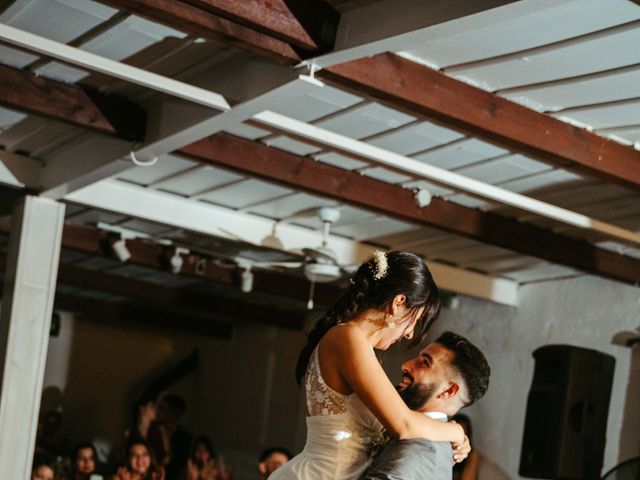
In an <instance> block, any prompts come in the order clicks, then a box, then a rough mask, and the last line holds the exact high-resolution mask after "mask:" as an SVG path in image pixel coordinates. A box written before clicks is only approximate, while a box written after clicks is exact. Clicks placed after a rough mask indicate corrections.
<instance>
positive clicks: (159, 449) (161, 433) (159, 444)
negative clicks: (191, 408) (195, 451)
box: [148, 394, 193, 480]
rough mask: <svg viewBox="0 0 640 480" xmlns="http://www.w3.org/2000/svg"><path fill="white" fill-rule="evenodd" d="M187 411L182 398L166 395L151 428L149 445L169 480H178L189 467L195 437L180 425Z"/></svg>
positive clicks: (159, 405)
mask: <svg viewBox="0 0 640 480" xmlns="http://www.w3.org/2000/svg"><path fill="white" fill-rule="evenodd" d="M186 410H187V404H186V403H185V401H184V399H183V398H182V397H180V396H178V395H173V394H169V395H165V396H164V397H163V398H162V400H161V401H160V403H159V404H158V413H157V418H156V421H155V422H154V423H153V424H152V425H151V427H150V428H149V436H148V439H149V444H150V445H151V447H152V448H153V451H154V452H155V454H156V455H157V458H158V462H159V463H160V465H162V466H163V467H164V468H165V471H166V476H167V480H178V478H179V477H180V474H181V473H182V472H183V471H184V469H185V467H186V466H187V459H188V458H189V450H190V449H191V441H192V439H193V436H192V435H191V434H190V433H189V431H188V430H186V429H185V428H184V427H183V426H182V425H179V423H178V422H179V421H180V418H181V417H182V416H183V415H184V413H185V412H186Z"/></svg>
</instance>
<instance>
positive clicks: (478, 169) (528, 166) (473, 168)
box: [456, 155, 551, 185]
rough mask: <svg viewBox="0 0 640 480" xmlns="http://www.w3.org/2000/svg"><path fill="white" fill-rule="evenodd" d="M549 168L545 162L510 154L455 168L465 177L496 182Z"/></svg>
mask: <svg viewBox="0 0 640 480" xmlns="http://www.w3.org/2000/svg"><path fill="white" fill-rule="evenodd" d="M545 170H551V167H550V166H549V165H547V164H545V163H542V162H538V161H536V160H532V159H530V158H527V157H525V156H524V155H511V156H509V157H503V158H499V159H496V160H489V161H487V162H483V163H481V164H478V165H470V166H468V167H464V168H461V169H458V170H456V172H457V173H459V174H461V175H464V176H465V177H470V178H474V179H476V180H479V181H481V182H485V183H490V184H492V185H494V184H496V183H501V182H506V181H508V180H512V179H515V178H520V177H524V176H528V175H531V174H534V173H540V172H543V171H545Z"/></svg>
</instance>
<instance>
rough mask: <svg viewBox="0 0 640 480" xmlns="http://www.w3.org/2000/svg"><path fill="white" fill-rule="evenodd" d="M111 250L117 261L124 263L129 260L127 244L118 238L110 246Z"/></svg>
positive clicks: (129, 253)
mask: <svg viewBox="0 0 640 480" xmlns="http://www.w3.org/2000/svg"><path fill="white" fill-rule="evenodd" d="M111 250H112V251H113V254H114V255H115V256H116V258H117V259H118V260H120V261H121V262H126V261H127V260H129V259H130V258H131V252H129V249H128V248H127V242H126V241H125V240H124V238H120V239H118V240H116V241H115V242H113V243H112V244H111Z"/></svg>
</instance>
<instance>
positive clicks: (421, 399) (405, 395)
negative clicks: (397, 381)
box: [398, 374, 436, 410]
mask: <svg viewBox="0 0 640 480" xmlns="http://www.w3.org/2000/svg"><path fill="white" fill-rule="evenodd" d="M404 376H405V377H406V378H409V379H410V380H411V381H412V382H413V383H411V385H409V386H408V387H405V388H404V389H402V390H398V393H399V394H400V397H401V398H402V400H404V403H406V404H407V407H409V408H410V409H411V410H419V409H420V408H422V406H423V405H425V404H426V403H427V402H428V401H429V399H430V398H431V397H432V396H433V393H434V392H435V389H436V385H435V383H416V382H414V381H413V378H411V376H410V375H406V374H405V375H404Z"/></svg>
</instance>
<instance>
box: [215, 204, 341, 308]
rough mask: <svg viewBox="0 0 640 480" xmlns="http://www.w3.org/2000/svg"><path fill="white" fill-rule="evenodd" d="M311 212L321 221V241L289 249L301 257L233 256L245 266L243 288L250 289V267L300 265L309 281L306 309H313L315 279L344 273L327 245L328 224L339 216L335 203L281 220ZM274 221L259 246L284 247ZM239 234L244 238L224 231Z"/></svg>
mask: <svg viewBox="0 0 640 480" xmlns="http://www.w3.org/2000/svg"><path fill="white" fill-rule="evenodd" d="M311 215H317V216H318V218H319V219H320V221H321V222H322V241H321V244H320V245H319V246H317V247H315V248H311V247H308V248H303V249H301V250H300V251H292V252H291V253H297V254H299V255H301V256H302V257H303V258H302V260H301V261H284V262H279V261H269V260H266V261H261V260H256V259H247V258H244V257H243V256H242V255H238V256H236V257H235V261H236V263H237V264H238V265H239V266H240V267H241V268H242V269H243V270H244V272H243V276H242V278H243V282H242V287H243V291H251V280H250V278H251V277H250V275H251V269H252V268H253V267H257V268H265V269H270V270H279V269H301V270H302V273H303V274H304V276H305V278H307V280H309V282H310V289H309V300H308V302H307V308H308V309H309V310H312V309H313V294H314V288H315V284H316V283H328V282H334V281H337V280H340V279H342V278H343V276H344V275H345V274H346V273H347V270H346V268H347V267H345V266H342V265H340V264H339V263H338V260H337V258H336V254H335V252H334V251H333V250H331V248H330V247H329V234H330V231H331V226H332V225H333V224H335V223H336V222H337V221H338V220H339V219H340V209H339V208H337V207H320V208H312V209H306V210H303V211H300V212H297V213H295V214H293V215H291V216H290V217H287V218H286V219H284V220H281V221H280V222H282V221H290V220H292V219H295V218H304V217H308V216H311ZM280 222H277V223H275V224H274V228H273V231H272V232H271V234H270V235H268V236H267V237H265V238H264V239H263V240H262V241H261V242H260V246H261V247H270V248H276V249H284V247H283V243H282V241H281V240H280V239H279V238H278V236H277V231H276V229H277V225H278V223H280ZM226 233H228V234H231V235H233V236H235V237H236V238H239V239H240V240H243V241H246V240H245V239H242V238H240V237H238V236H237V235H234V234H233V233H231V232H226Z"/></svg>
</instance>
